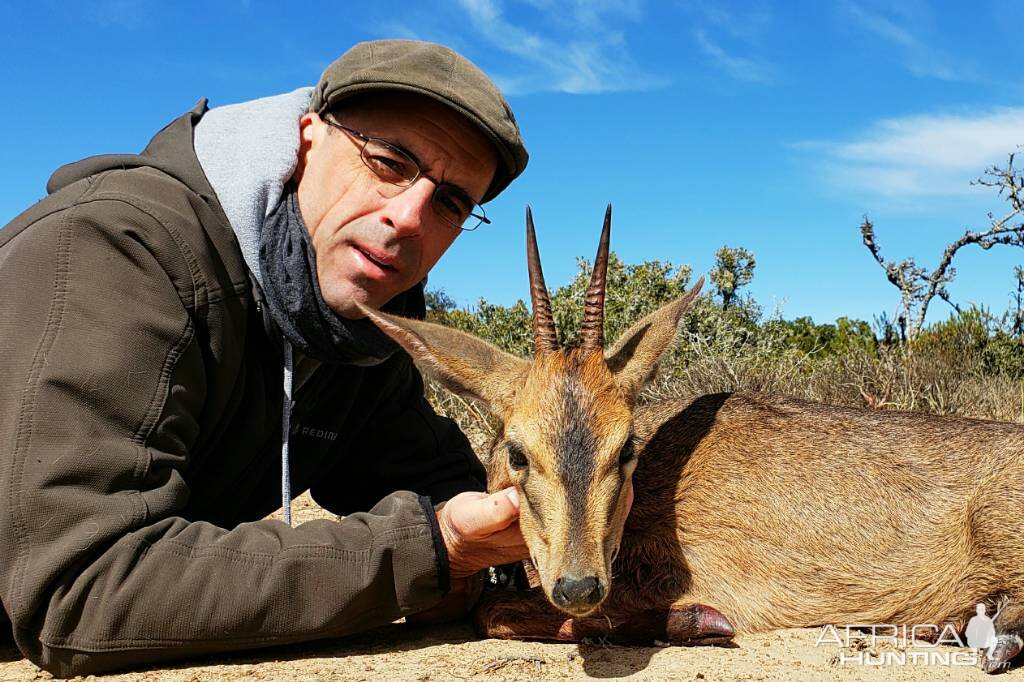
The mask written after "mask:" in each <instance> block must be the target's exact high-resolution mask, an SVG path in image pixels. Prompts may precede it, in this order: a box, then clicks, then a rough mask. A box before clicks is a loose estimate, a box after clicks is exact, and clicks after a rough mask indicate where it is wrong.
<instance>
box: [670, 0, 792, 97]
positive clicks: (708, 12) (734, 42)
mask: <svg viewBox="0 0 1024 682" xmlns="http://www.w3.org/2000/svg"><path fill="white" fill-rule="evenodd" d="M683 6H684V7H685V8H687V9H688V10H690V12H691V13H693V14H694V15H695V24H696V28H695V29H694V31H693V39H694V41H695V42H696V43H697V47H699V48H700V50H701V52H703V53H704V54H705V55H707V56H708V57H710V58H711V61H712V62H713V63H714V64H715V65H716V66H718V67H719V68H721V69H722V70H724V71H725V72H726V73H727V74H729V76H731V77H732V78H735V79H736V80H741V81H746V82H748V83H763V84H767V83H771V82H773V81H774V80H775V77H774V71H775V70H774V69H773V68H772V66H771V65H770V64H769V63H768V62H767V61H766V60H764V59H762V58H759V57H757V56H755V55H754V53H755V52H756V49H755V48H756V46H757V45H758V44H759V43H760V42H761V40H762V38H763V37H764V36H765V35H767V34H768V31H769V29H770V28H771V26H772V21H773V20H772V14H771V11H770V10H769V9H768V8H767V7H758V6H757V5H756V4H750V5H748V6H746V7H745V8H744V11H742V12H735V11H731V10H729V9H726V8H725V7H723V6H722V5H721V4H720V3H713V2H705V0H685V2H684V4H683ZM741 52H742V53H746V54H744V55H742V56H741V54H740V53H741Z"/></svg>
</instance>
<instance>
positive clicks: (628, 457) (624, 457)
mask: <svg viewBox="0 0 1024 682" xmlns="http://www.w3.org/2000/svg"><path fill="white" fill-rule="evenodd" d="M634 457H636V450H635V449H634V448H633V437H632V436H630V437H629V439H628V440H627V441H626V444H625V445H623V446H622V449H621V450H619V464H628V463H629V462H631V461H633V458H634Z"/></svg>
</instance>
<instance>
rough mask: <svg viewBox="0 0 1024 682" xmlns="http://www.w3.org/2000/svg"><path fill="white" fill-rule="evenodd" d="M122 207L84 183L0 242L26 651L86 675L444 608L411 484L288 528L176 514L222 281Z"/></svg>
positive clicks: (9, 597) (1, 479) (152, 220)
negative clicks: (73, 201) (56, 207)
mask: <svg viewBox="0 0 1024 682" xmlns="http://www.w3.org/2000/svg"><path fill="white" fill-rule="evenodd" d="M82 184H83V185H84V184H85V183H82ZM89 191H91V189H87V190H86V194H88V192H89ZM130 201H131V198H130V197H127V198H122V199H109V198H108V199H106V200H103V201H100V200H99V199H98V198H95V197H92V198H90V197H89V196H86V195H85V194H83V196H82V197H81V198H80V199H79V204H80V205H76V206H73V207H71V208H68V209H65V210H63V211H60V212H58V213H54V214H52V215H49V216H46V217H43V218H40V219H39V220H37V221H36V223H35V224H33V225H31V226H30V227H29V228H28V229H24V230H22V231H20V232H19V233H18V234H16V235H15V236H14V237H13V238H10V239H6V240H5V239H3V238H2V235H0V244H3V246H2V248H0V291H3V292H4V295H3V296H0V348H2V349H3V356H4V359H3V362H0V385H2V386H3V387H4V388H3V390H2V391H0V490H2V493H0V601H2V603H3V605H4V607H5V608H6V610H7V612H8V614H9V615H10V618H11V621H12V623H13V625H14V633H15V638H16V641H17V643H18V646H19V648H20V649H21V651H22V652H23V653H24V654H25V655H26V656H27V657H28V658H30V659H31V660H32V661H33V662H34V663H36V664H37V665H39V666H41V667H43V668H44V669H46V670H48V671H50V672H52V673H54V674H56V675H59V676H71V675H82V674H88V673H92V672H98V671H106V670H110V669H115V668H122V667H126V666H134V665H140V664H144V663H146V664H149V663H154V662H157V661H161V660H167V659H172V658H182V657H186V656H192V655H197V654H206V653H213V652H219V651H227V650H239V649H244V648H254V647H260V646H267V645H272V644H283V643H288V642H295V641H301V640H309V639H315V638H323V637H332V636H337V635H341V634H345V633H349V632H353V631H357V630H362V629H366V628H369V627H372V626H376V625H379V624H384V623H388V622H390V621H392V620H394V619H396V618H398V617H401V616H403V615H406V614H409V613H413V612H417V611H421V610H424V609H427V608H429V607H431V606H433V605H434V604H435V603H437V602H438V600H440V598H441V596H442V595H441V591H440V589H439V587H438V584H439V579H440V574H439V568H438V565H439V564H438V562H439V559H438V557H437V555H436V554H435V551H434V545H433V542H432V536H431V521H430V519H429V518H428V517H427V515H426V513H425V508H424V505H423V500H422V499H420V498H418V497H417V495H415V494H414V493H411V492H406V493H398V494H394V495H390V496H387V497H384V498H383V499H381V500H379V501H378V502H377V503H376V504H375V505H373V506H372V507H368V511H365V512H363V513H359V514H352V515H350V516H348V517H346V518H345V519H344V520H342V521H341V522H331V521H315V522H310V523H306V524H303V525H301V526H300V527H297V528H289V527H287V526H285V525H284V524H282V523H280V522H277V521H270V520H264V521H258V522H253V523H247V524H242V525H240V526H238V527H236V528H233V529H230V530H226V529H223V528H218V527H215V526H213V525H211V524H209V523H203V522H194V521H189V520H187V519H185V518H182V517H181V516H180V512H181V510H182V509H183V508H184V507H185V505H186V503H187V501H188V497H189V488H188V486H187V484H186V483H185V476H184V472H185V471H186V470H187V467H188V465H189V460H190V452H191V451H192V450H193V449H194V447H195V446H196V442H197V439H198V438H199V437H200V433H201V429H200V424H201V423H202V420H203V419H204V418H205V413H204V408H205V397H206V394H207V386H206V384H205V381H204V378H203V377H204V376H205V374H204V371H203V368H204V365H205V364H206V363H209V362H217V361H218V358H217V356H216V354H217V353H218V352H224V350H223V349H216V348H213V349H211V348H209V344H208V343H207V342H206V341H205V337H206V335H207V330H208V328H209V325H210V324H212V322H211V319H210V316H212V315H215V314H218V313H217V312H216V311H217V310H218V309H219V306H217V305H214V304H215V303H217V299H218V297H222V298H223V297H227V296H231V295H233V292H225V291H215V290H212V289H211V288H210V286H209V284H208V283H207V282H206V281H205V280H204V279H203V273H202V272H201V270H200V269H199V268H198V267H197V265H196V259H195V256H194V254H192V253H190V252H189V250H188V248H187V246H186V244H185V243H183V242H182V241H181V240H179V239H176V238H173V237H172V236H169V235H172V234H173V233H174V230H175V228H174V226H173V225H170V224H166V223H165V222H162V221H161V219H158V218H157V217H155V216H154V215H153V214H152V213H151V212H147V211H146V210H145V207H144V206H132V205H130ZM7 229H11V228H7ZM214 456H216V455H214ZM432 489H433V488H432ZM427 509H429V505H428V506H427Z"/></svg>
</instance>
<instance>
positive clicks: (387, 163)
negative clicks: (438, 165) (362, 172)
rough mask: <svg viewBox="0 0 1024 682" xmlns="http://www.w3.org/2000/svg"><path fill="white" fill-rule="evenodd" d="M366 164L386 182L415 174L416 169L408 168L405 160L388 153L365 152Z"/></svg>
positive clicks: (403, 178) (398, 180) (407, 177)
mask: <svg viewBox="0 0 1024 682" xmlns="http://www.w3.org/2000/svg"><path fill="white" fill-rule="evenodd" d="M365 158H366V164H367V165H368V166H369V167H370V168H371V169H372V170H373V172H374V173H376V174H377V175H378V176H380V178H381V179H382V180H385V181H387V182H401V181H403V180H408V179H409V178H411V177H414V176H415V175H416V171H414V170H411V169H410V165H409V162H408V161H407V160H404V159H401V158H398V157H396V156H392V155H388V154H372V155H371V154H367V155H366V157H365Z"/></svg>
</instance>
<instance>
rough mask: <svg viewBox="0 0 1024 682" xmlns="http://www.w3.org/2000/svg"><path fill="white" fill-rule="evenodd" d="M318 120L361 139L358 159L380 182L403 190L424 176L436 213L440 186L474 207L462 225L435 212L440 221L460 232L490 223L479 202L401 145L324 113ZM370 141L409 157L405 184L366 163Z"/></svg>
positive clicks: (469, 230)
mask: <svg viewBox="0 0 1024 682" xmlns="http://www.w3.org/2000/svg"><path fill="white" fill-rule="evenodd" d="M320 120H321V121H323V122H324V123H326V124H327V125H329V126H331V127H332V128H337V129H338V130H340V131H342V132H345V133H348V134H349V135H351V136H352V137H354V138H356V139H357V140H359V141H361V142H362V146H361V147H360V148H359V160H360V161H362V162H363V165H364V166H366V168H367V170H369V171H370V172H371V173H373V174H374V175H375V176H376V177H377V178H378V179H379V180H381V181H382V182H386V183H387V184H389V185H394V186H395V187H401V188H402V190H403V191H404V190H406V189H408V188H409V187H412V186H413V185H414V184H415V183H416V181H417V180H419V179H420V178H426V179H427V180H430V181H431V182H432V183H434V191H433V193H432V194H431V195H430V206H431V209H432V210H434V212H435V213H437V210H436V209H434V200H435V198H436V197H437V191H438V190H439V189H440V188H441V187H442V186H444V187H450V188H452V189H454V190H456V191H457V192H458V193H459V194H461V195H463V197H464V198H465V200H466V201H467V202H468V203H469V204H470V205H471V206H473V207H474V208H473V209H472V210H470V211H469V214H468V215H467V216H466V220H465V221H463V224H462V225H456V224H455V223H454V222H452V221H451V220H449V219H447V218H445V217H444V216H442V215H441V214H440V213H437V217H438V218H439V219H440V220H441V221H442V222H444V223H445V224H447V225H448V226H450V227H452V228H453V229H456V230H460V231H462V232H473V231H475V230H476V229H477V228H478V227H480V226H481V225H484V224H487V225H490V224H491V219H490V218H488V217H487V212H486V211H484V207H483V206H481V205H480V203H479V202H477V201H475V200H474V199H473V197H471V196H469V194H468V193H467V192H466V191H465V190H464V189H462V188H461V187H459V186H457V185H453V184H451V183H450V182H441V181H440V180H438V179H436V178H434V177H431V176H430V175H427V173H425V172H424V171H423V168H422V167H421V166H420V164H419V161H417V160H416V159H414V158H413V157H412V155H410V154H409V152H407V151H405V150H404V149H402V147H401V146H400V145H398V144H395V143H394V142H391V141H390V140H385V139H384V138H381V137H371V136H369V135H364V134H363V133H361V132H359V131H358V130H355V129H353V128H349V127H348V126H346V125H342V124H341V123H338V122H337V121H333V120H331V119H330V118H329V117H328V116H326V115H324V114H321V115H320ZM370 142H376V143H378V144H382V145H384V146H386V147H388V148H389V149H391V150H393V151H395V152H396V153H398V154H401V155H402V156H404V157H405V158H407V159H409V162H410V163H411V164H412V165H413V166H414V167H415V168H416V175H414V176H413V177H411V178H408V179H406V183H407V184H404V185H402V184H399V183H397V182H391V181H390V180H387V179H385V178H383V177H381V175H380V173H378V172H377V171H376V170H374V168H373V166H371V165H370V164H369V163H367V161H366V158H365V157H364V156H363V155H364V154H365V152H366V145H367V144H369V143H370ZM400 193H401V192H399V194H400ZM476 211H479V214H478V213H476ZM470 218H476V219H477V222H476V224H475V225H473V227H466V226H465V225H466V223H467V222H468V221H469V219H470Z"/></svg>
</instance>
